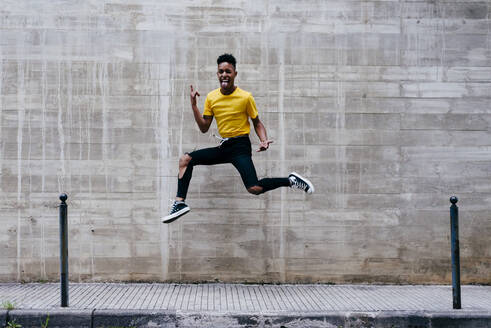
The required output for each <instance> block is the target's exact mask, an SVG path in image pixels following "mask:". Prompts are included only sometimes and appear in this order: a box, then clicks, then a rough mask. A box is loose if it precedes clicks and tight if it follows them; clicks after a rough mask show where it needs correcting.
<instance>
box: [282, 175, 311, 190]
mask: <svg viewBox="0 0 491 328" xmlns="http://www.w3.org/2000/svg"><path fill="white" fill-rule="evenodd" d="M288 179H290V187H291V188H293V189H300V190H303V191H305V192H306V193H307V194H311V193H313V192H314V185H313V184H312V182H310V181H309V180H308V179H305V178H304V177H302V176H301V175H300V174H298V173H296V172H292V173H290V175H289V176H288Z"/></svg>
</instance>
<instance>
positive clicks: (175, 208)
mask: <svg viewBox="0 0 491 328" xmlns="http://www.w3.org/2000/svg"><path fill="white" fill-rule="evenodd" d="M190 210H191V209H190V208H189V206H187V205H186V203H184V202H179V201H175V202H174V204H173V205H172V209H171V210H170V213H169V215H167V216H164V217H163V218H162V223H171V222H174V221H175V220H177V219H179V218H180V217H181V216H183V215H184V214H186V213H187V212H189V211H190Z"/></svg>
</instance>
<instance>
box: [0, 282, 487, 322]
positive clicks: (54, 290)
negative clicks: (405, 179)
mask: <svg viewBox="0 0 491 328" xmlns="http://www.w3.org/2000/svg"><path fill="white" fill-rule="evenodd" d="M0 302H2V303H4V304H5V302H9V303H12V304H14V306H15V309H14V310H10V311H7V310H3V311H0V320H1V321H0V322H1V323H2V324H3V323H6V322H7V321H12V320H15V322H16V323H19V324H21V325H22V327H41V324H40V323H41V322H45V320H46V317H47V314H48V313H49V325H48V327H50V328H52V327H172V328H175V327H179V328H182V327H210V328H211V327H213V328H219V327H278V328H280V327H284V328H299V327H312V328H314V327H336V328H338V327H343V328H345V327H409V326H410V327H431V328H434V327H445V328H448V327H491V286H463V287H462V307H463V308H462V310H453V309H452V288H451V286H375V285H243V284H115V283H70V293H69V305H70V306H69V308H60V307H59V306H60V284H57V283H56V284H53V283H48V284H17V283H4V284H0Z"/></svg>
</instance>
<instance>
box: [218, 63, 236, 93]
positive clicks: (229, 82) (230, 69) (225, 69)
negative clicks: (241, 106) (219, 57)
mask: <svg viewBox="0 0 491 328" xmlns="http://www.w3.org/2000/svg"><path fill="white" fill-rule="evenodd" d="M236 76H237V71H236V70H235V68H234V65H232V64H230V63H227V62H223V63H220V64H219V65H218V70H217V77H218V82H219V83H220V89H221V91H222V93H223V94H226V95H227V94H230V93H232V92H234V90H235V85H234V80H235V77H236Z"/></svg>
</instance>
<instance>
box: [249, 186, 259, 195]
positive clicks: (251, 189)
mask: <svg viewBox="0 0 491 328" xmlns="http://www.w3.org/2000/svg"><path fill="white" fill-rule="evenodd" d="M247 191H248V192H250V193H251V194H253V195H259V194H260V193H262V192H263V187H261V186H252V187H249V188H247Z"/></svg>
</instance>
